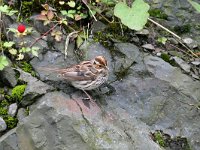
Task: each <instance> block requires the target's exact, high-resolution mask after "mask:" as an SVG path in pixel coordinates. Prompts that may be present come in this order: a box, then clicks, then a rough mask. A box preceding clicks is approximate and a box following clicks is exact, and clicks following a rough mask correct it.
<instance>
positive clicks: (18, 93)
mask: <svg viewBox="0 0 200 150" xmlns="http://www.w3.org/2000/svg"><path fill="white" fill-rule="evenodd" d="M25 88H26V85H25V84H24V85H17V86H16V87H14V88H13V89H12V94H11V99H12V100H15V101H21V100H22V97H23V94H24V91H25Z"/></svg>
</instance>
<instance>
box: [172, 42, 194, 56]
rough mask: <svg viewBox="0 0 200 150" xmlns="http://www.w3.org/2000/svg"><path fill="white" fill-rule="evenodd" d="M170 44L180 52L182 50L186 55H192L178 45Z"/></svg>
mask: <svg viewBox="0 0 200 150" xmlns="http://www.w3.org/2000/svg"><path fill="white" fill-rule="evenodd" d="M170 46H172V47H174V48H176V49H178V50H179V51H181V52H183V53H185V54H187V55H188V56H190V57H192V55H191V54H190V53H188V52H186V51H184V50H182V49H181V48H179V47H177V46H175V45H173V44H170Z"/></svg>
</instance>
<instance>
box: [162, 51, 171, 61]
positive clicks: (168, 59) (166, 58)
mask: <svg viewBox="0 0 200 150" xmlns="http://www.w3.org/2000/svg"><path fill="white" fill-rule="evenodd" d="M161 58H162V59H163V60H164V61H166V62H170V56H169V55H168V54H165V53H162V54H161Z"/></svg>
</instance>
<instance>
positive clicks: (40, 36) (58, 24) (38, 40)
mask: <svg viewBox="0 0 200 150" xmlns="http://www.w3.org/2000/svg"><path fill="white" fill-rule="evenodd" d="M58 25H59V23H57V24H55V25H54V26H53V27H52V28H50V29H49V30H48V31H47V32H45V33H44V34H43V35H42V36H40V37H39V38H37V39H36V40H35V41H34V42H33V43H32V44H31V45H30V48H31V47H32V46H33V45H34V44H35V43H36V42H38V41H39V40H40V39H42V38H43V37H44V36H46V35H47V34H49V32H51V31H52V30H53V29H54V28H55V27H57V26H58Z"/></svg>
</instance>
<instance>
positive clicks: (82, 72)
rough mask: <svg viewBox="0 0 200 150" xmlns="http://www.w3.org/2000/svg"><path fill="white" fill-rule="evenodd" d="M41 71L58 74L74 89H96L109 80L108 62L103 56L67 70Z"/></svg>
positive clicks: (46, 69) (48, 69)
mask: <svg viewBox="0 0 200 150" xmlns="http://www.w3.org/2000/svg"><path fill="white" fill-rule="evenodd" d="M39 69H40V70H45V71H52V72H56V73H58V74H59V76H60V77H61V78H64V79H66V80H68V81H70V82H71V84H72V85H73V86H74V87H76V88H78V89H81V90H92V89H95V88H97V87H99V86H100V85H102V84H103V83H104V82H106V81H107V79H108V67H107V61H106V59H105V58H104V57H103V56H97V57H95V58H94V59H92V60H89V61H83V62H81V63H79V64H77V65H74V66H71V67H68V68H65V69H52V68H39Z"/></svg>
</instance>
